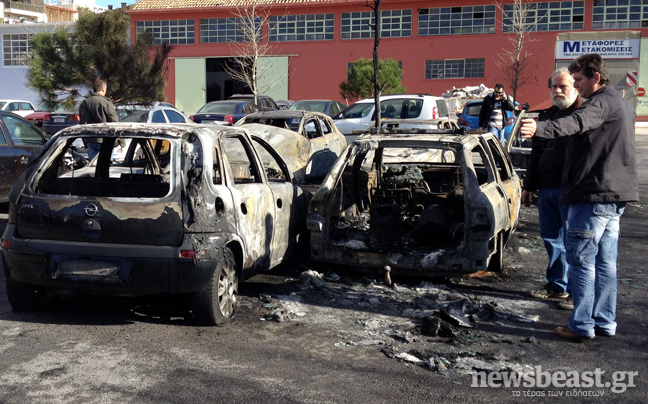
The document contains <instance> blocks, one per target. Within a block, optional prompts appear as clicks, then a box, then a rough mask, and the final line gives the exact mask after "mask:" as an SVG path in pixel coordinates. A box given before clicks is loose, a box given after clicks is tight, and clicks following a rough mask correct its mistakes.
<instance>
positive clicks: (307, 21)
mask: <svg viewBox="0 0 648 404" xmlns="http://www.w3.org/2000/svg"><path fill="white" fill-rule="evenodd" d="M334 33H335V17H334V14H306V15H287V16H283V17H271V18H270V34H269V40H270V41H271V42H285V41H326V40H332V39H333V35H334Z"/></svg>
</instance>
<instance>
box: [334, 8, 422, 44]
mask: <svg viewBox="0 0 648 404" xmlns="http://www.w3.org/2000/svg"><path fill="white" fill-rule="evenodd" d="M380 15H381V24H380V35H381V37H382V38H398V37H410V36H412V10H385V11H381V13H380ZM374 21H375V18H374V15H373V12H372V11H359V12H354V13H342V27H341V30H342V33H341V38H342V39H360V38H373V37H374V30H373V24H374Z"/></svg>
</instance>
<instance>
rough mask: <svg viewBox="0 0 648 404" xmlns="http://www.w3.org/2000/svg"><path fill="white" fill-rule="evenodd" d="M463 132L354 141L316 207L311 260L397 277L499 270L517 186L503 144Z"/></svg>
mask: <svg viewBox="0 0 648 404" xmlns="http://www.w3.org/2000/svg"><path fill="white" fill-rule="evenodd" d="M462 132H463V131H462V130H461V129H455V130H430V129H414V128H412V129H393V130H391V131H390V133H387V134H381V135H366V136H364V137H361V138H358V139H357V140H356V141H355V142H354V143H353V144H351V145H350V146H349V148H347V150H346V152H345V155H344V156H343V157H341V158H340V159H339V160H338V161H337V162H336V164H335V166H334V167H333V169H332V170H331V172H330V173H329V175H328V176H327V177H326V179H325V180H324V182H323V183H322V185H321V187H320V188H319V189H318V190H317V192H316V193H315V195H314V196H313V199H312V200H311V203H310V207H309V212H308V221H307V226H308V228H309V229H310V232H311V237H310V245H311V258H312V259H314V260H317V261H324V262H331V263H336V264H343V265H353V267H354V268H356V269H359V270H361V271H367V272H376V273H379V274H383V273H385V272H386V271H387V272H389V273H391V276H417V277H427V278H434V277H455V276H462V275H464V274H466V273H471V272H476V271H483V270H486V269H490V270H493V271H499V270H501V269H502V256H503V251H504V247H505V246H506V243H507V241H508V240H509V237H510V235H511V233H512V232H513V231H514V230H515V228H516V225H517V222H518V214H519V209H520V197H521V187H520V179H519V177H518V176H517V174H516V172H515V170H514V169H513V166H512V164H511V161H510V160H509V158H508V154H507V153H506V151H505V149H504V147H503V146H502V144H501V143H500V142H499V141H498V140H497V138H495V137H494V136H493V135H492V134H490V133H480V134H462Z"/></svg>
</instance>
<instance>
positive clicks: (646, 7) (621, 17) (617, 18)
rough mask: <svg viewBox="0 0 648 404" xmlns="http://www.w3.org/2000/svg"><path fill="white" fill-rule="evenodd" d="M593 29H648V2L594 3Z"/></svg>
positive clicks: (612, 0)
mask: <svg viewBox="0 0 648 404" xmlns="http://www.w3.org/2000/svg"><path fill="white" fill-rule="evenodd" d="M594 4H595V6H594V8H593V13H592V28H593V29H621V28H624V29H625V28H648V0H606V1H599V2H594Z"/></svg>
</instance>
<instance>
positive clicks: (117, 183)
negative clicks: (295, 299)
mask: <svg viewBox="0 0 648 404" xmlns="http://www.w3.org/2000/svg"><path fill="white" fill-rule="evenodd" d="M121 139H123V140H125V141H126V142H121V141H120V140H121ZM89 142H94V143H99V144H100V145H101V151H100V153H99V154H98V155H97V157H96V158H95V159H93V161H92V162H88V161H87V159H86V158H85V156H83V155H82V154H80V153H79V150H78V146H79V145H82V144H83V143H89ZM120 143H121V144H122V145H123V144H124V143H126V144H127V145H128V146H127V150H126V152H125V154H123V155H122V157H120V158H119V159H116V158H115V155H116V153H115V151H116V150H117V149H118V148H119V147H121V146H118V144H120ZM309 197H310V194H309V193H308V192H307V191H304V190H302V189H301V188H300V187H299V186H298V185H296V184H294V183H293V179H292V174H291V172H290V171H289V170H288V165H287V164H286V161H285V160H283V158H282V157H281V156H279V154H278V153H277V152H276V151H275V150H274V149H273V148H272V147H271V146H270V145H269V144H268V143H266V142H265V141H264V140H263V139H261V138H260V137H257V136H255V135H251V134H250V133H249V132H248V131H247V130H245V129H243V128H236V127H226V126H215V125H182V124H177V125H154V124H126V123H115V124H98V125H80V126H75V127H70V128H67V129H64V130H63V131H61V132H59V133H58V134H57V135H56V136H55V137H53V138H52V139H51V140H50V142H49V143H48V144H47V145H46V146H45V150H44V151H43V153H41V155H40V158H39V159H38V160H36V161H35V162H34V163H33V164H31V165H30V166H29V167H28V168H27V170H26V171H25V173H24V174H23V176H22V177H21V178H20V179H19V180H18V182H17V183H16V185H15V186H14V188H13V189H12V191H11V193H10V195H9V199H10V205H9V223H8V225H7V227H6V230H5V232H4V234H3V236H2V247H1V252H2V261H1V262H2V265H3V267H4V272H5V275H6V278H7V281H6V285H7V297H8V300H9V303H10V305H11V307H12V308H13V309H14V310H31V309H36V308H38V307H39V303H41V297H42V296H46V295H49V294H51V293H54V292H57V291H60V290H77V291H86V292H92V293H100V294H107V295H120V296H134V295H144V294H188V295H189V296H190V297H191V301H192V308H193V315H194V318H195V319H196V320H197V321H198V322H199V323H201V324H206V325H213V324H220V323H223V322H226V321H228V320H230V319H231V318H232V317H233V316H234V313H235V308H236V298H237V292H238V285H239V280H243V279H245V278H247V277H249V276H251V275H252V274H254V273H256V272H259V271H264V270H267V269H270V268H272V267H274V266H276V265H277V264H279V263H280V262H282V261H283V260H284V259H286V258H287V257H288V256H290V254H291V253H292V252H293V251H294V250H295V247H296V245H297V242H298V238H299V234H300V233H301V232H302V230H303V229H302V227H303V226H304V224H305V214H306V208H307V204H308V201H309V199H310V198H309Z"/></svg>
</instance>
